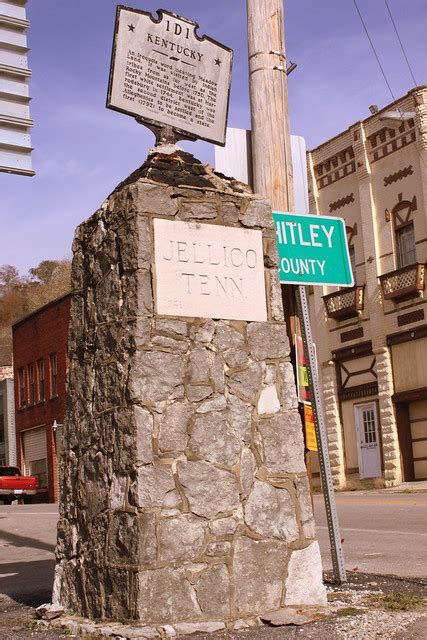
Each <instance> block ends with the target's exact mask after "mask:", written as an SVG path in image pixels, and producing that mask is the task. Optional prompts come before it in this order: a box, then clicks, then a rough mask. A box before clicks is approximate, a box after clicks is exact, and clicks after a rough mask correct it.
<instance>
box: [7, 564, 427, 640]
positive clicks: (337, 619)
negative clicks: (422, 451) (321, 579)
mask: <svg viewBox="0 0 427 640" xmlns="http://www.w3.org/2000/svg"><path fill="white" fill-rule="evenodd" d="M348 580H349V582H348V583H347V584H346V585H342V586H336V585H334V584H332V582H331V576H330V574H325V583H326V585H327V588H328V601H329V605H330V615H329V616H328V617H327V618H326V619H324V620H321V621H318V622H314V623H310V624H306V625H303V626H298V627H296V626H286V627H284V626H283V627H269V626H265V625H264V626H261V627H256V628H253V629H247V630H244V631H226V632H219V633H216V634H211V635H208V634H196V635H192V636H180V640H190V638H191V639H192V640H281V639H282V638H283V639H284V640H288V639H295V640H306V639H307V640H308V639H316V640H340V639H342V638H345V639H348V640H379V639H381V638H387V639H388V640H391V639H393V640H425V638H427V602H426V601H424V604H423V605H422V604H421V605H417V606H416V608H415V609H414V610H409V611H400V610H388V609H387V608H386V606H385V604H384V602H383V597H384V595H387V594H404V595H405V596H408V597H411V596H416V597H417V598H422V599H425V598H426V596H427V580H422V579H404V578H398V577H396V576H379V575H371V574H362V573H350V574H349V575H348ZM64 637H68V638H70V637H76V636H75V635H73V632H72V631H70V630H69V629H58V628H46V627H43V626H41V625H40V623H38V624H37V623H36V622H35V615H34V609H32V608H31V607H28V606H25V605H23V604H19V603H17V602H15V601H14V600H11V599H10V598H8V597H7V596H3V595H0V640H11V639H14V640H15V639H16V640H28V639H29V638H36V639H39V640H54V639H57V638H64ZM91 637H92V638H94V637H95V636H94V635H92V636H91ZM98 637H100V636H98Z"/></svg>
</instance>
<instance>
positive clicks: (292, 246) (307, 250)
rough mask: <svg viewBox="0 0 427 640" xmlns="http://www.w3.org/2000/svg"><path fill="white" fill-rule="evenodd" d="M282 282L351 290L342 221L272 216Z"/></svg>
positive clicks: (350, 275) (278, 214) (279, 214)
mask: <svg viewBox="0 0 427 640" xmlns="http://www.w3.org/2000/svg"><path fill="white" fill-rule="evenodd" d="M273 220H274V225H275V228H276V240H277V248H278V251H279V263H280V267H279V270H280V282H283V283H287V284H298V285H302V284H318V285H337V286H341V287H352V286H353V284H354V280H353V274H352V272H351V263H350V255H349V251H348V244H347V238H346V232H345V222H344V220H343V219H342V218H333V217H330V216H311V215H299V214H296V213H279V212H273Z"/></svg>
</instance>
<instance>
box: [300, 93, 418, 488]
mask: <svg viewBox="0 0 427 640" xmlns="http://www.w3.org/2000/svg"><path fill="white" fill-rule="evenodd" d="M372 111H373V112H374V113H373V114H372V115H371V116H370V117H368V118H366V119H365V120H362V121H359V122H356V123H355V124H353V125H351V126H350V127H349V128H348V129H347V130H346V131H344V132H342V133H340V134H338V135H337V136H335V137H334V138H332V139H331V140H328V141H327V142H325V143H323V144H321V145H320V146H319V147H317V148H316V149H313V150H312V151H310V152H309V153H308V173H309V204H310V213H313V214H316V213H317V214H326V215H332V216H340V217H342V218H344V219H345V223H346V229H347V239H348V243H349V249H350V257H351V260H352V263H353V272H354V274H355V286H354V288H353V289H342V290H339V289H338V288H337V287H314V290H313V291H312V293H311V296H310V307H311V315H312V323H313V326H314V334H315V340H316V343H317V346H318V360H319V369H320V374H321V378H322V384H323V397H324V401H325V414H326V419H327V429H328V438H329V448H330V455H331V463H332V470H333V475H334V481H335V483H336V485H337V486H338V487H341V488H351V487H354V486H361V485H362V486H363V485H369V484H371V485H372V484H376V485H384V484H385V485H386V486H389V485H394V484H398V483H399V482H401V481H402V480H404V481H414V480H426V479H427V367H426V365H425V363H426V361H427V324H426V320H427V318H426V304H427V299H426V298H425V277H424V274H425V264H426V262H427V87H426V86H422V87H417V88H416V89H413V90H412V91H410V92H409V93H408V94H407V95H406V96H404V97H402V98H400V99H399V100H397V101H396V102H394V103H392V104H389V105H388V106H386V107H385V108H384V109H381V110H379V111H378V110H377V109H376V108H372Z"/></svg>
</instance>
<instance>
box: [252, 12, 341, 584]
mask: <svg viewBox="0 0 427 640" xmlns="http://www.w3.org/2000/svg"><path fill="white" fill-rule="evenodd" d="M247 13H248V53H249V94H250V103H251V125H252V162H253V181H254V190H255V191H256V192H257V193H260V194H261V195H263V196H264V197H266V198H267V199H268V200H270V202H271V204H272V207H273V211H283V212H293V211H294V195H293V174H292V159H291V137H290V129H289V114H288V81H287V73H286V66H287V62H286V51H285V35H284V5H283V0H247ZM282 293H283V301H284V307H285V316H286V319H287V328H288V334H289V339H290V341H291V343H292V339H293V335H294V326H293V324H294V323H293V322H292V321H291V317H292V316H294V315H295V298H296V309H297V314H298V317H299V320H300V325H301V334H302V339H303V344H304V352H305V357H306V360H307V362H308V363H309V366H308V367H307V373H308V379H309V384H310V391H311V398H312V406H313V416H314V423H315V431H316V437H317V443H318V449H319V466H320V474H321V479H322V489H323V494H324V498H325V508H326V517H327V521H328V530H329V540H330V545H331V555H332V564H333V568H334V576H335V581H336V582H337V583H339V584H341V583H343V582H346V571H345V565H344V556H343V551H342V546H341V539H340V532H339V525H338V517H337V512H336V504H335V495H334V489H333V483H332V474H331V467H330V461H329V449H328V440H327V434H326V428H325V420H324V415H323V408H322V401H321V393H320V386H319V381H318V379H317V373H316V361H315V353H314V347H313V340H312V335H311V326H310V318H309V308H308V302H307V296H306V291H305V287H304V286H298V287H296V290H295V289H294V287H292V286H290V285H285V286H282Z"/></svg>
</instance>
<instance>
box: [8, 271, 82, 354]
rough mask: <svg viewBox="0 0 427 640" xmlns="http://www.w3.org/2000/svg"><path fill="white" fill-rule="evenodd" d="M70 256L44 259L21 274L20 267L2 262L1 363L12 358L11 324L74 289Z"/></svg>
mask: <svg viewBox="0 0 427 640" xmlns="http://www.w3.org/2000/svg"><path fill="white" fill-rule="evenodd" d="M70 272H71V262H70V260H43V261H42V262H40V264H39V265H38V266H37V267H33V268H32V269H29V271H28V274H27V275H25V276H21V275H20V274H19V272H18V270H17V269H16V267H14V266H12V265H10V264H5V265H3V266H0V365H5V364H10V363H11V362H12V329H11V325H12V324H13V323H14V322H16V321H17V320H19V318H22V317H23V316H25V315H27V314H28V313H31V312H32V311H34V310H35V309H38V308H39V307H42V306H43V305H44V304H46V303H48V302H50V301H51V300H54V299H55V298H58V297H60V296H61V295H63V294H64V293H67V291H69V290H70Z"/></svg>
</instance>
